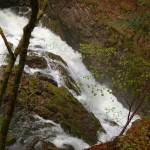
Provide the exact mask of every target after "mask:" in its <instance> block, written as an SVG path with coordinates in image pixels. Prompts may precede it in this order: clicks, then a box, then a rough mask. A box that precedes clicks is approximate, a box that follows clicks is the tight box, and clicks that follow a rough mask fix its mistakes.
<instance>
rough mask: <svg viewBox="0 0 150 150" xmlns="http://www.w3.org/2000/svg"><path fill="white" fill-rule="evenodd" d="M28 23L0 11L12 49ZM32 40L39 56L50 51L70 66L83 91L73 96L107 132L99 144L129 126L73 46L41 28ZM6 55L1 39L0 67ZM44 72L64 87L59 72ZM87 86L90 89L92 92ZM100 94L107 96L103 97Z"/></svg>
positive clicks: (124, 114) (123, 112)
mask: <svg viewBox="0 0 150 150" xmlns="http://www.w3.org/2000/svg"><path fill="white" fill-rule="evenodd" d="M27 21H28V20H27V19H26V18H24V17H20V16H17V15H15V14H13V13H12V12H11V11H10V10H9V9H7V10H3V11H2V10H0V27H2V29H3V30H4V32H5V35H6V36H7V39H8V41H10V42H11V43H12V44H13V48H15V47H16V46H17V44H18V41H19V39H20V37H21V35H22V29H23V27H24V26H25V25H26V24H27ZM32 37H33V38H32V39H31V40H30V46H29V49H32V50H33V51H35V52H37V53H38V55H41V52H43V51H47V52H52V53H54V54H57V55H59V56H61V57H62V58H63V59H64V61H65V62H66V63H67V65H68V68H69V73H70V74H71V76H72V78H73V79H74V80H75V81H76V83H81V84H82V86H81V89H80V90H81V95H79V96H77V95H75V94H74V96H75V97H76V98H77V99H78V100H79V101H80V102H81V103H82V104H83V105H84V106H85V107H86V108H87V109H88V110H89V111H91V112H93V114H94V115H95V116H96V117H97V118H98V120H99V121H100V123H101V124H102V126H103V128H104V129H105V131H106V134H100V135H99V139H100V141H106V140H109V139H111V138H112V137H113V136H116V135H117V134H118V133H119V131H120V130H121V128H122V126H123V125H124V124H125V122H126V118H127V115H128V110H127V109H125V108H124V107H123V106H122V104H121V103H119V102H118V101H117V99H116V97H114V96H113V95H112V94H110V93H109V92H108V89H107V88H106V87H104V86H101V85H100V84H98V83H97V82H96V81H95V79H94V78H93V77H90V78H89V79H87V78H85V77H86V76H91V74H90V72H89V71H88V70H87V69H86V67H85V65H84V64H83V63H82V60H81V54H80V53H78V52H76V51H74V50H73V49H72V48H71V47H70V46H68V45H67V44H66V43H65V42H64V41H62V40H61V38H60V37H59V36H57V35H55V34H54V33H52V32H51V31H50V30H49V29H46V28H44V27H42V26H38V27H36V28H35V29H34V32H33V33H32ZM36 45H40V47H38V48H37V46H36ZM6 53H7V50H6V47H5V45H4V43H3V41H2V39H1V38H0V64H1V65H2V64H4V54H6ZM43 57H45V59H46V60H47V59H48V58H47V57H46V56H43ZM47 61H48V60H47ZM27 69H28V70H27ZM26 70H27V71H29V72H34V71H36V69H30V68H28V67H27V66H26ZM44 71H45V73H47V74H51V75H52V76H53V77H54V79H55V80H56V81H57V82H58V85H59V86H61V85H63V84H64V82H63V81H61V80H62V79H61V77H60V75H59V73H58V71H56V70H55V71H54V70H50V68H48V69H46V70H44ZM88 85H90V88H89V87H88ZM91 86H92V87H93V88H92V90H93V91H94V93H96V95H93V93H92V92H91ZM101 90H102V92H103V95H104V96H102V95H101ZM137 118H138V116H136V117H135V118H134V119H133V121H134V120H135V119H137ZM108 120H110V121H114V122H116V124H117V125H115V126H113V125H112V124H110V123H109V121H108ZM82 148H83V147H82Z"/></svg>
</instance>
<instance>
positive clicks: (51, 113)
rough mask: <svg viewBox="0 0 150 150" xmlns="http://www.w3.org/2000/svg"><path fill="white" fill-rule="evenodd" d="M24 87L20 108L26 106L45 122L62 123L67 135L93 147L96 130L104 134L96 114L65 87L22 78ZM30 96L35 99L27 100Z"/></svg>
mask: <svg viewBox="0 0 150 150" xmlns="http://www.w3.org/2000/svg"><path fill="white" fill-rule="evenodd" d="M21 86H22V89H21V91H20V94H19V96H18V102H19V105H20V107H22V108H24V106H27V107H28V109H29V110H31V111H34V112H36V113H37V114H38V115H40V116H42V117H43V118H44V119H50V120H53V121H54V122H56V123H59V124H61V126H62V127H63V129H64V130H65V131H66V132H67V133H70V134H71V135H74V136H77V137H79V138H82V139H83V140H84V141H85V142H87V143H89V144H94V143H96V142H97V131H98V130H100V131H101V132H105V131H104V130H103V128H102V126H101V125H100V123H99V121H98V120H97V119H96V118H95V117H94V115H93V114H92V113H89V112H88V111H87V110H86V109H85V108H84V107H83V106H82V104H80V103H79V102H78V100H77V99H75V98H74V97H73V95H72V94H71V93H70V92H69V91H68V90H67V89H66V88H65V87H60V88H58V87H56V86H54V85H52V84H50V83H49V82H47V81H43V80H39V79H37V78H34V77H31V76H27V75H25V76H23V78H22V83H21ZM31 94H32V98H31V99H28V95H31ZM79 114H80V115H79Z"/></svg>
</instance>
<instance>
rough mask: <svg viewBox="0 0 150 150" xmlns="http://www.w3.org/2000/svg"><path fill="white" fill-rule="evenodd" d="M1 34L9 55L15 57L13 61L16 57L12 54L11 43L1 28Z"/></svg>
mask: <svg viewBox="0 0 150 150" xmlns="http://www.w3.org/2000/svg"><path fill="white" fill-rule="evenodd" d="M0 34H1V36H2V39H3V40H4V43H5V45H6V47H7V49H8V52H9V54H10V55H11V56H12V57H13V59H16V57H15V55H14V53H13V52H12V50H11V48H10V45H9V43H8V41H7V39H6V37H5V34H4V32H3V30H2V28H1V27H0Z"/></svg>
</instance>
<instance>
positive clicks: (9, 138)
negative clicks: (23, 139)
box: [6, 136, 16, 146]
mask: <svg viewBox="0 0 150 150" xmlns="http://www.w3.org/2000/svg"><path fill="white" fill-rule="evenodd" d="M15 142H16V138H15V137H13V136H7V139H6V145H7V146H9V145H12V144H14V143H15Z"/></svg>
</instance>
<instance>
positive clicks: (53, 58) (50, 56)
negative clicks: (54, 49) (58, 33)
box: [47, 52, 67, 66]
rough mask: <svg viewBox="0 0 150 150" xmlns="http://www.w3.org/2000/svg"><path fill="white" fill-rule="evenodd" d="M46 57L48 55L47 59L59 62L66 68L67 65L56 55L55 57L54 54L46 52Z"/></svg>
mask: <svg viewBox="0 0 150 150" xmlns="http://www.w3.org/2000/svg"><path fill="white" fill-rule="evenodd" d="M47 55H48V57H49V58H50V59H52V60H57V61H60V62H62V63H63V64H64V65H66V66H67V63H66V62H65V61H64V60H63V59H62V58H61V57H60V56H58V55H56V54H53V53H50V52H48V53H47Z"/></svg>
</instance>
